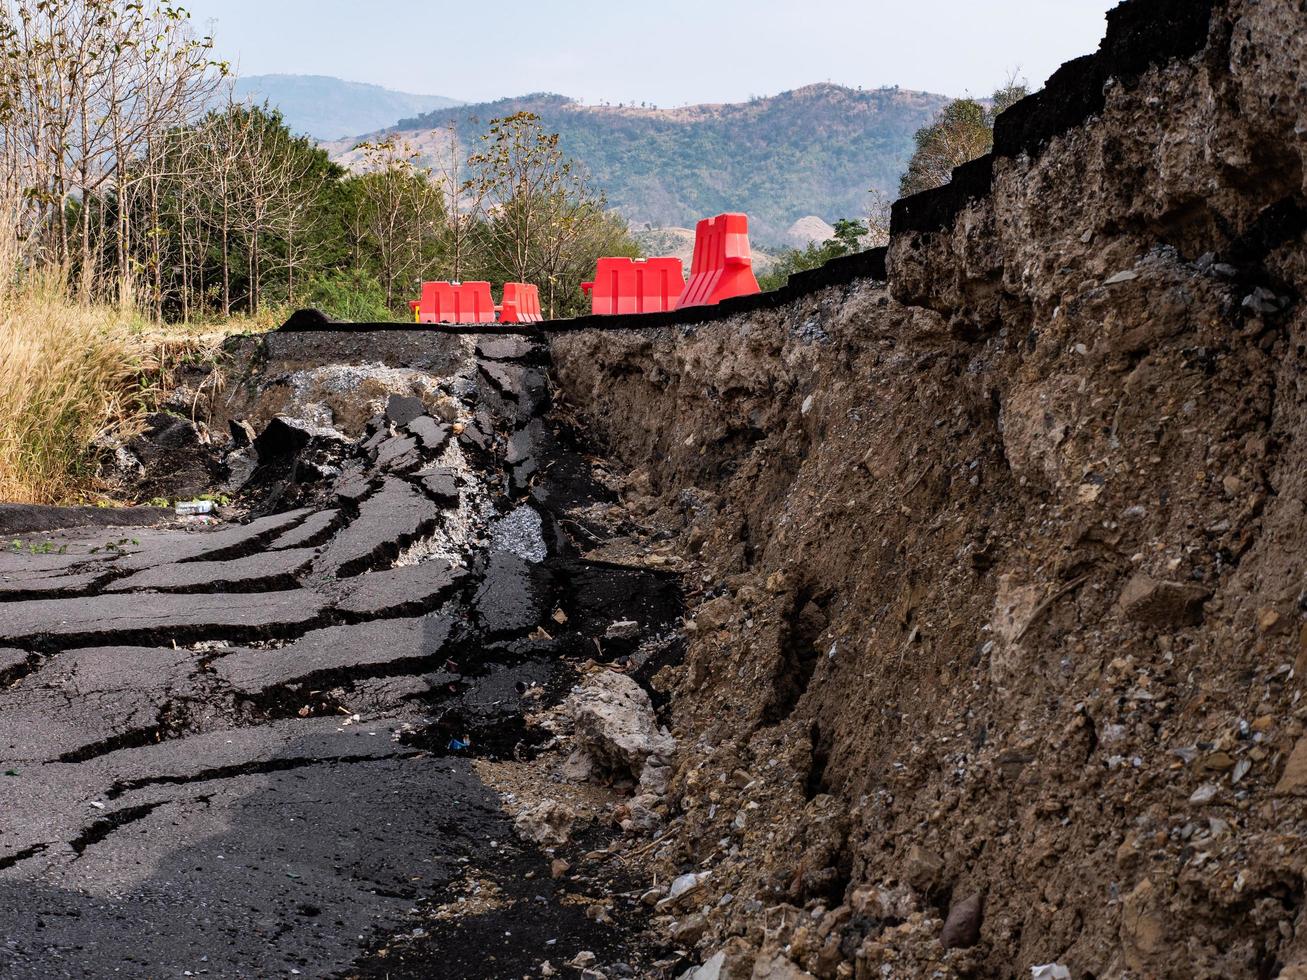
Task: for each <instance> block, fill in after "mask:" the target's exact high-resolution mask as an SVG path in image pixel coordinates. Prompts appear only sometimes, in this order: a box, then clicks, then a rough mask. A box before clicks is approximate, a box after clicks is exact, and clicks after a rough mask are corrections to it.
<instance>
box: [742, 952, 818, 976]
mask: <svg viewBox="0 0 1307 980" xmlns="http://www.w3.org/2000/svg"><path fill="white" fill-rule="evenodd" d="M750 976H751V977H752V980H817V978H816V977H814V976H813V975H812V974H811V973H809V972H808V971H807V970H801V969H799V967H797V966H795V965H794V964H793V963H791V962H790V961H789V960H788V959H786V958H785V957H784V956H783V955H782V954H781V953H780V952H779V951H777V952H771V953H769V952H767V951H766V950H764V951H763V952H762V953H761V954H760V955H759V956H758V958H757V959H756V960H755V961H754V963H753V973H752V974H750Z"/></svg>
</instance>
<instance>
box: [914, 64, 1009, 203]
mask: <svg viewBox="0 0 1307 980" xmlns="http://www.w3.org/2000/svg"><path fill="white" fill-rule="evenodd" d="M1029 94H1030V92H1029V89H1028V88H1027V86H1026V84H1025V82H1024V81H1018V80H1017V79H1016V78H1015V77H1011V78H1009V79H1008V81H1007V83H1006V84H1004V85H1003V86H1002V87H1001V88H999V89H998V90H997V91H995V92H994V94H993V95H992V96H991V97H990V98H989V100H988V101H987V102H986V103H982V102H978V101H977V100H975V99H955V100H954V101H952V102H950V103H949V104H948V105H946V106H945V107H944V108H943V110H942V111H941V112H940V114H939V115H938V116H937V117H936V118H935V121H934V122H932V123H931V124H930V125H929V126H923V127H922V128H921V129H919V130H917V134H916V136H914V137H913V141H914V142H915V143H916V145H917V148H916V150H914V151H913V154H912V159H911V160H910V161H909V162H908V168H907V170H905V171H904V173H903V176H902V177H901V178H900V179H899V196H900V197H907V196H908V195H910V194H916V193H918V192H920V191H926V190H930V189H931V188H932V187H942V186H943V185H944V184H947V183H948V182H949V180H951V179H952V177H953V168H954V167H960V166H962V164H964V163H967V162H969V161H971V160H975V159H976V158H977V157H982V156H984V155H985V154H986V153H988V152H989V151H990V150H992V149H993V148H994V120H995V119H996V118H997V117H998V115H999V113H1001V112H1002V111H1003V110H1004V109H1007V108H1008V107H1009V106H1011V105H1012V104H1013V103H1016V102H1020V101H1021V100H1022V99H1024V98H1025V97H1026V96H1027V95H1029Z"/></svg>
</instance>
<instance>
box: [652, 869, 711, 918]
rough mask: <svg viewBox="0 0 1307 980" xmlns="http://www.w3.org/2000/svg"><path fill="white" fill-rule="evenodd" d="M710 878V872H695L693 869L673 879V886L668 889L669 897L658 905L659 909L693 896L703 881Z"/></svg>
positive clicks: (669, 906)
mask: <svg viewBox="0 0 1307 980" xmlns="http://www.w3.org/2000/svg"><path fill="white" fill-rule="evenodd" d="M707 880H708V872H707V871H703V872H699V873H697V874H696V873H695V872H693V871H691V872H689V873H687V874H683V875H679V876H678V877H676V878H673V879H672V886H671V887H670V888H669V889H667V897H666V898H664V899H663V900H662V901H660V902H659V903H658V905H657V907H658V908H659V909H666V908H671V907H672V906H674V905H678V904H680V903H681V901H682V900H683V899H687V898H692V897H693V896H694V894H695V893H696V892H698V891H699V889H700V888H702V887H703V883H704V882H705V881H707Z"/></svg>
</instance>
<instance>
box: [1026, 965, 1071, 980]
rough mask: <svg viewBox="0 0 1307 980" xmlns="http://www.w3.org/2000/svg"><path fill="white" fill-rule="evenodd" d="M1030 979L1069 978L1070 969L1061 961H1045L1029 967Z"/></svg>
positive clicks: (1068, 979) (1063, 979)
mask: <svg viewBox="0 0 1307 980" xmlns="http://www.w3.org/2000/svg"><path fill="white" fill-rule="evenodd" d="M1030 980H1071V971H1070V970H1068V969H1067V968H1066V967H1064V966H1063V965H1062V964H1061V963H1045V964H1044V965H1043V966H1032V967H1031V968H1030Z"/></svg>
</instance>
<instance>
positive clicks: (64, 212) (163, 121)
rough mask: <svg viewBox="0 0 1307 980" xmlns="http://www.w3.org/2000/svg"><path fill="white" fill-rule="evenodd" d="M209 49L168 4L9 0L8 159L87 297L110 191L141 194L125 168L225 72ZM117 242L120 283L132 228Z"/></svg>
mask: <svg viewBox="0 0 1307 980" xmlns="http://www.w3.org/2000/svg"><path fill="white" fill-rule="evenodd" d="M212 46H213V42H212V39H211V38H208V37H203V38H197V37H195V35H194V34H193V33H192V31H191V29H190V21H189V15H188V14H187V13H186V12H185V11H184V10H183V9H182V8H181V7H179V6H177V5H176V4H173V3H169V2H165V0H133V2H123V0H0V60H3V68H2V69H0V82H3V84H4V86H5V93H4V97H3V102H4V104H5V105H6V106H8V107H9V108H10V110H11V111H10V114H9V118H7V119H6V120H5V126H4V128H3V132H2V133H0V139H3V140H4V142H5V158H6V161H7V164H8V165H9V167H10V168H11V172H17V173H20V174H21V175H22V177H23V180H24V181H25V183H26V184H27V186H26V188H25V194H26V196H27V197H28V199H29V200H30V201H31V202H32V204H33V208H34V212H35V213H34V215H33V216H32V217H33V221H32V224H33V227H32V233H33V234H34V235H35V236H37V237H38V238H39V239H40V240H41V241H42V242H43V244H44V248H45V250H46V251H47V254H48V256H49V258H50V260H51V261H52V262H54V263H55V264H57V265H61V266H63V267H65V268H67V267H70V266H74V265H75V267H76V269H77V272H78V275H77V283H78V292H79V294H80V295H81V296H82V298H83V299H85V298H89V296H90V294H91V292H92V290H93V288H94V284H95V278H96V276H97V274H98V273H99V271H100V266H99V251H100V250H101V249H102V248H104V247H105V245H106V244H108V238H109V234H110V233H109V228H110V225H109V223H108V222H107V221H106V220H105V219H106V216H107V214H108V200H109V199H108V196H107V195H106V194H104V193H102V192H103V191H105V190H111V191H112V192H113V194H114V195H115V196H116V197H117V198H119V199H123V198H125V197H126V196H127V195H129V194H131V193H133V192H134V191H136V190H137V189H138V185H134V184H132V183H129V182H124V181H123V180H122V177H123V174H124V172H125V171H126V169H127V168H129V167H130V166H131V165H132V164H133V163H134V162H135V161H136V160H137V159H138V158H139V157H140V156H141V155H142V154H144V153H148V152H149V149H150V147H151V143H152V140H154V139H155V138H156V137H157V136H158V135H159V134H160V133H162V132H165V131H166V130H167V129H168V128H169V127H171V126H175V125H177V124H180V123H182V122H184V121H185V120H187V119H189V118H190V117H191V116H192V115H193V114H194V113H195V112H196V111H198V110H199V108H200V107H201V106H202V105H204V103H205V102H206V101H207V100H208V99H209V98H210V97H211V96H212V94H213V92H214V90H215V88H216V86H217V84H218V81H219V79H220V78H221V75H222V73H223V72H224V71H225V66H223V65H221V64H220V63H218V62H215V61H213V60H212V58H211V57H210V53H211V49H212ZM144 189H145V191H146V193H147V194H149V195H151V203H153V195H154V193H155V191H156V190H157V187H156V186H155V185H154V184H153V183H152V182H150V181H148V180H147V181H146V182H145V185H144ZM92 205H94V207H93V206H92ZM126 210H127V209H124V208H120V209H119V214H120V215H123V214H125V213H126ZM93 231H94V232H95V233H96V234H94V235H93ZM112 240H113V242H115V243H116V249H117V255H116V262H115V267H116V271H117V277H118V279H119V280H120V281H121V280H123V279H125V278H126V274H127V252H128V251H129V249H130V240H129V229H128V227H127V226H126V225H124V224H121V223H120V224H119V225H118V226H117V229H116V233H115V234H114V235H113V236H112Z"/></svg>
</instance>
